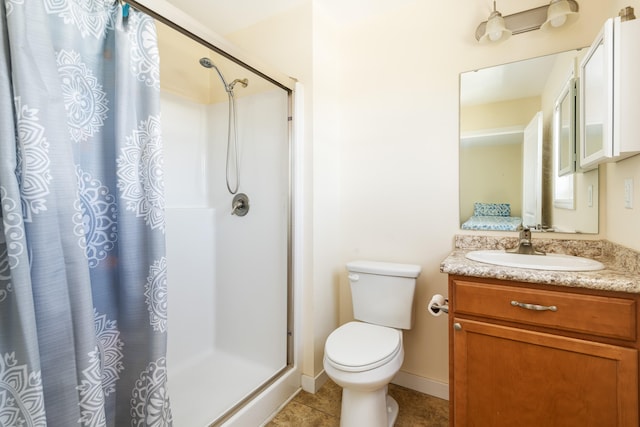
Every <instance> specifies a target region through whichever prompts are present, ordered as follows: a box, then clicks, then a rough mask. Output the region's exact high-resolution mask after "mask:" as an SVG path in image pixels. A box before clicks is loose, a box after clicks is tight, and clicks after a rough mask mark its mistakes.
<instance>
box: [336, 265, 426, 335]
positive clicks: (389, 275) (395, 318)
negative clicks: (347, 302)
mask: <svg viewBox="0 0 640 427" xmlns="http://www.w3.org/2000/svg"><path fill="white" fill-rule="evenodd" d="M347 270H348V271H349V283H350V284H351V297H352V300H353V316H354V317H355V319H356V320H360V321H362V322H367V323H373V324H376V325H381V326H388V327H391V328H398V329H411V327H412V326H413V296H414V293H415V289H416V278H417V277H418V276H419V275H420V272H421V270H422V269H421V267H420V266H419V265H412V264H396V263H390V262H377V261H352V262H349V263H347Z"/></svg>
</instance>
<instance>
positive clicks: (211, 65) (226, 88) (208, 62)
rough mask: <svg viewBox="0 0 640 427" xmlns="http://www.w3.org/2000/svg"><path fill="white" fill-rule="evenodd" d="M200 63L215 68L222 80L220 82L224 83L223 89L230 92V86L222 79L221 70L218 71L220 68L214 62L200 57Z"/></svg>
mask: <svg viewBox="0 0 640 427" xmlns="http://www.w3.org/2000/svg"><path fill="white" fill-rule="evenodd" d="M200 65H202V66H203V67H205V68H213V69H214V70H216V72H217V73H218V76H220V80H222V84H223V85H224V90H226V91H227V92H231V88H230V87H229V85H228V84H227V81H226V80H225V79H224V76H223V75H222V71H220V69H219V68H218V67H216V64H214V63H213V61H211V60H210V59H209V58H207V57H204V58H200Z"/></svg>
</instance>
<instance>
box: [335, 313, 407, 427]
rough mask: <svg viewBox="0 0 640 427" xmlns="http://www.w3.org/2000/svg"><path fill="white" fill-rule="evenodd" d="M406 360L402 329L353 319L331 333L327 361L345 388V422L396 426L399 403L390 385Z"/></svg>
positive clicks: (348, 423)
mask: <svg viewBox="0 0 640 427" xmlns="http://www.w3.org/2000/svg"><path fill="white" fill-rule="evenodd" d="M403 360H404V348H403V346H402V331H400V330H397V329H394V328H389V327H386V326H378V325H371V324H367V323H362V322H349V323H346V324H344V325H342V326H341V327H339V328H338V329H336V330H335V331H333V332H332V333H331V335H329V338H327V342H326V345H325V356H324V361H323V364H324V369H325V372H326V373H327V375H328V376H329V378H331V379H332V380H333V381H334V382H335V383H336V384H338V385H339V386H340V387H342V389H343V390H342V409H341V415H340V425H341V426H347V427H350V426H367V427H390V426H393V424H394V423H395V420H396V418H397V416H398V404H397V402H396V401H395V400H394V399H393V398H392V397H391V396H388V395H387V385H388V384H389V382H390V381H391V379H392V378H393V377H394V376H395V374H396V373H398V371H399V370H400V367H401V366H402V362H403Z"/></svg>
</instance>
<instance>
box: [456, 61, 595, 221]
mask: <svg viewBox="0 0 640 427" xmlns="http://www.w3.org/2000/svg"><path fill="white" fill-rule="evenodd" d="M580 57H581V51H580V50H572V51H567V52H561V53H557V54H553V55H547V56H543V57H538V58H532V59H527V60H523V61H518V62H514V63H509V64H502V65H498V66H495V67H489V68H484V69H480V70H473V71H469V72H464V73H461V75H460V147H459V148H460V151H459V153H460V165H459V166H460V169H459V171H460V175H459V182H460V225H461V228H463V229H467V230H504V231H515V229H516V228H517V226H518V225H520V224H521V223H523V222H524V223H525V225H528V226H530V227H535V228H536V229H537V230H539V231H545V232H552V231H555V232H568V233H597V232H598V170H597V169H595V170H592V171H589V172H584V171H577V172H575V169H573V168H572V167H571V161H570V158H571V154H567V153H571V151H572V150H573V144H574V142H575V134H574V135H569V132H568V131H567V132H566V134H567V135H566V138H564V135H563V138H564V139H563V140H562V142H560V141H559V142H558V145H559V147H558V146H556V147H555V148H554V137H553V135H554V126H553V120H554V114H555V107H556V103H557V101H558V100H559V99H562V98H561V94H562V92H563V90H564V89H565V88H564V87H565V86H566V85H567V84H568V82H567V76H568V75H572V74H573V76H575V77H579V76H576V75H575V68H576V65H575V64H576V63H578V62H579V60H580ZM560 108H561V112H562V115H563V116H564V115H565V114H567V115H568V116H571V115H572V114H573V115H574V116H575V110H574V111H571V104H570V101H569V100H568V99H567V102H566V104H563V103H561V104H560ZM567 110H569V111H568V113H567ZM540 116H541V117H542V119H541V124H540V123H538V121H537V120H536V118H539V117H540ZM565 122H566V123H569V122H568V121H566V120H564V117H563V120H562V122H561V123H565ZM538 134H539V135H538ZM531 135H533V136H531ZM532 139H533V140H534V141H536V140H537V141H538V142H540V146H539V147H537V145H536V144H537V143H536V142H534V143H527V145H526V147H529V148H525V140H532ZM530 147H537V148H535V149H532V148H530ZM532 150H533V151H532ZM536 150H539V152H538V151H536ZM561 151H562V152H563V153H565V154H566V155H565V156H563V158H558V153H559V152H561ZM561 169H562V170H561ZM571 169H573V170H571ZM523 188H525V189H527V190H526V191H525V190H523ZM569 194H570V195H571V197H569V196H568V195H569ZM559 195H560V196H559ZM569 199H571V200H570V201H571V203H569V202H568V200H569ZM524 218H526V220H525V219H524ZM534 218H535V219H534ZM527 221H528V222H531V223H528V222H527ZM533 221H535V223H534V222H533Z"/></svg>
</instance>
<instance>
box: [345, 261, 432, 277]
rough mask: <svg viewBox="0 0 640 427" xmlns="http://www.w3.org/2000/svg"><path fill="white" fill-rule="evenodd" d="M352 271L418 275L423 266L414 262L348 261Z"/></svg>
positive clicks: (387, 274)
mask: <svg viewBox="0 0 640 427" xmlns="http://www.w3.org/2000/svg"><path fill="white" fill-rule="evenodd" d="M347 270H349V272H351V273H369V274H380V275H382V276H394V277H414V278H415V277H418V276H419V275H420V272H421V271H422V267H420V266H419V265H413V264H398V263H394V262H380V261H351V262H348V263H347Z"/></svg>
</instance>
